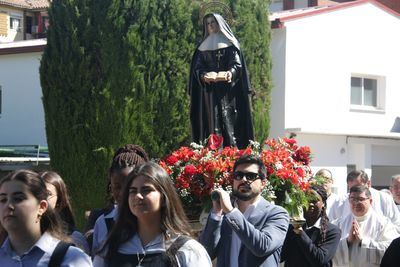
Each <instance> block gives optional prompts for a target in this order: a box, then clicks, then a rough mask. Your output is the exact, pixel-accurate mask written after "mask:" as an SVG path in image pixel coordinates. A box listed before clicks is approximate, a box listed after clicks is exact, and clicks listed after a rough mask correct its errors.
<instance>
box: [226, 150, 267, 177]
mask: <svg viewBox="0 0 400 267" xmlns="http://www.w3.org/2000/svg"><path fill="white" fill-rule="evenodd" d="M242 164H257V165H258V175H259V176H260V178H261V180H264V179H266V178H267V169H266V168H265V165H264V163H263V161H262V160H261V159H260V158H259V157H257V156H254V155H243V156H241V157H240V158H238V159H237V160H236V162H235V165H234V166H233V171H236V168H237V167H238V166H239V165H242Z"/></svg>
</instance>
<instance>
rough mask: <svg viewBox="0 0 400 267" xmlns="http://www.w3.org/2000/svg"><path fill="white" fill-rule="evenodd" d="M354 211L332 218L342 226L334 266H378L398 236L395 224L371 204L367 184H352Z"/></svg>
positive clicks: (350, 195)
mask: <svg viewBox="0 0 400 267" xmlns="http://www.w3.org/2000/svg"><path fill="white" fill-rule="evenodd" d="M348 201H349V204H350V209H351V214H349V215H347V216H344V217H343V218H342V219H339V220H338V221H336V222H333V223H335V224H337V225H338V226H339V228H340V229H342V237H341V240H340V242H339V247H338V249H337V251H336V255H335V257H334V260H333V262H334V265H335V266H352V267H358V266H359V267H370V266H379V265H380V263H381V260H382V257H383V254H384V253H385V250H386V249H387V248H388V247H389V245H390V243H391V242H392V240H393V239H394V238H396V237H398V236H399V234H398V233H397V230H396V227H395V225H394V224H393V223H392V222H391V221H390V220H389V219H388V218H387V217H384V216H380V215H378V214H377V213H376V211H375V210H374V209H373V208H372V203H373V200H372V197H371V192H370V190H369V188H368V186H366V185H358V186H353V187H351V188H350V194H349V200H348Z"/></svg>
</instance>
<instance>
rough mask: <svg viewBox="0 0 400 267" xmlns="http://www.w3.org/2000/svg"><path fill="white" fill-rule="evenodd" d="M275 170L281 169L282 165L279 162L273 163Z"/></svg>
mask: <svg viewBox="0 0 400 267" xmlns="http://www.w3.org/2000/svg"><path fill="white" fill-rule="evenodd" d="M275 169H276V170H280V169H283V165H282V163H281V162H280V161H278V162H277V163H275Z"/></svg>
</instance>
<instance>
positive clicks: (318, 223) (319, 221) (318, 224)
mask: <svg viewBox="0 0 400 267" xmlns="http://www.w3.org/2000/svg"><path fill="white" fill-rule="evenodd" d="M313 227H315V228H318V229H321V217H319V218H318V220H317V221H316V222H315V223H314V225H311V226H307V228H306V229H310V228H313Z"/></svg>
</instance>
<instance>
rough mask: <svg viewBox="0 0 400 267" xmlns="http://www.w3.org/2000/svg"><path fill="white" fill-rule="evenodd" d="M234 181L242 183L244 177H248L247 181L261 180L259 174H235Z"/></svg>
mask: <svg viewBox="0 0 400 267" xmlns="http://www.w3.org/2000/svg"><path fill="white" fill-rule="evenodd" d="M232 176H233V179H235V180H237V181H240V180H242V179H243V178H244V177H246V179H247V181H254V180H257V179H258V178H260V176H259V175H258V173H254V172H239V171H237V172H233V175H232Z"/></svg>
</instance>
